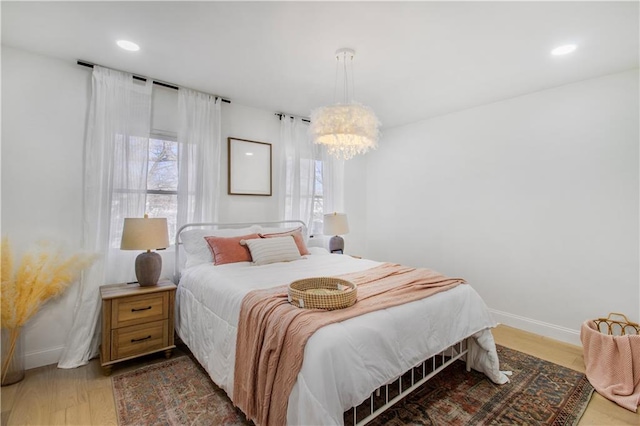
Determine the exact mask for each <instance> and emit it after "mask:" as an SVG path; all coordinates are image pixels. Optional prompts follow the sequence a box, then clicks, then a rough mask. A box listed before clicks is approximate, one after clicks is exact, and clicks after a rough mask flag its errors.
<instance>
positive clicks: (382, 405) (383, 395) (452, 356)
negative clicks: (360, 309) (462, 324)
mask: <svg viewBox="0 0 640 426" xmlns="http://www.w3.org/2000/svg"><path fill="white" fill-rule="evenodd" d="M469 339H470V337H467V338H466V339H463V340H460V341H459V342H458V343H455V344H453V345H451V346H449V347H448V348H446V349H445V350H443V351H441V352H439V353H437V354H435V355H433V356H431V357H429V358H427V359H425V360H424V361H422V362H420V363H418V364H417V365H416V366H414V367H413V368H411V369H409V370H407V371H405V372H404V373H403V374H402V375H401V376H400V377H398V378H397V379H396V380H394V381H392V382H390V383H387V384H386V385H382V386H381V387H379V388H378V389H376V390H375V391H373V392H372V393H371V395H370V396H369V398H367V399H365V400H364V402H363V403H361V404H360V405H358V406H357V407H352V408H350V409H348V410H347V411H345V412H344V423H345V424H347V422H348V421H349V420H351V421H352V423H351V424H353V425H354V426H362V425H366V424H367V423H369V422H371V421H372V420H373V419H375V418H376V417H378V416H379V415H380V414H382V413H383V412H384V411H386V410H387V409H389V408H390V407H391V406H393V405H394V404H396V403H397V402H399V401H401V400H403V399H404V398H406V397H407V396H408V395H409V394H411V393H412V392H413V391H414V390H416V389H418V388H419V387H420V386H422V385H423V384H424V383H426V382H428V381H429V380H431V379H432V378H433V377H435V376H436V375H437V374H438V373H440V372H441V371H442V370H444V369H445V368H447V367H449V366H450V365H452V364H453V363H454V362H456V361H457V360H459V359H464V360H465V362H466V369H467V371H471V367H470V365H469V362H468V360H469V355H468V354H469V342H468V340H469ZM358 419H360V420H358Z"/></svg>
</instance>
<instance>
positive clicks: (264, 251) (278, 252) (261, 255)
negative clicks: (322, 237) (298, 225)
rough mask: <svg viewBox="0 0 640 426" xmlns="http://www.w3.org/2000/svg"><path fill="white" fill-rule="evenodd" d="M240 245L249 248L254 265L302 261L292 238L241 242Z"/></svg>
mask: <svg viewBox="0 0 640 426" xmlns="http://www.w3.org/2000/svg"><path fill="white" fill-rule="evenodd" d="M240 244H242V245H246V246H247V247H249V251H250V252H251V258H252V259H253V264H254V265H267V264H269V263H275V262H290V261H292V260H296V259H302V256H300V251H299V250H298V246H297V245H296V242H295V241H294V239H293V236H291V235H289V236H286V237H278V238H265V239H255V240H242V241H240Z"/></svg>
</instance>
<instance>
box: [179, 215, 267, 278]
mask: <svg viewBox="0 0 640 426" xmlns="http://www.w3.org/2000/svg"><path fill="white" fill-rule="evenodd" d="M260 229H261V228H260V227H259V226H255V225H254V226H251V227H249V228H236V229H233V228H229V229H190V230H188V231H182V232H181V233H180V240H181V241H182V246H183V247H184V251H185V253H186V254H187V262H186V264H185V268H190V267H192V266H195V265H199V264H201V263H213V255H212V254H211V249H210V248H209V244H207V241H206V240H205V239H204V237H239V236H241V235H247V234H257V233H258V232H260Z"/></svg>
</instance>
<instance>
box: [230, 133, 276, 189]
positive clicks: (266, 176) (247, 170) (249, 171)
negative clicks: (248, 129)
mask: <svg viewBox="0 0 640 426" xmlns="http://www.w3.org/2000/svg"><path fill="white" fill-rule="evenodd" d="M227 141H228V148H229V195H266V196H271V189H272V182H271V161H272V160H271V144H270V143H266V142H256V141H249V140H246V139H237V138H228V139H227Z"/></svg>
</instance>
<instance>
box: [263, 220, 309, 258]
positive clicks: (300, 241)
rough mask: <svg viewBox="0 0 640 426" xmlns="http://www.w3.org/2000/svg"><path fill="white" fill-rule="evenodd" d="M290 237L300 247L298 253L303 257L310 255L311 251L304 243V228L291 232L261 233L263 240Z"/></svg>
mask: <svg viewBox="0 0 640 426" xmlns="http://www.w3.org/2000/svg"><path fill="white" fill-rule="evenodd" d="M289 235H291V236H292V237H293V240H294V241H295V243H296V246H298V251H299V252H300V255H301V256H304V255H307V254H309V250H307V245H306V244H305V243H304V237H303V236H302V227H300V228H296V229H292V230H289V231H283V232H273V233H270V234H265V233H260V237H261V238H278V237H286V236H289Z"/></svg>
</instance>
